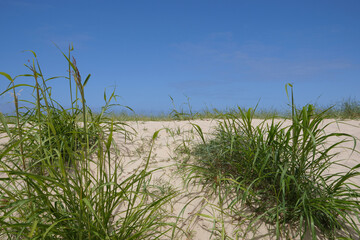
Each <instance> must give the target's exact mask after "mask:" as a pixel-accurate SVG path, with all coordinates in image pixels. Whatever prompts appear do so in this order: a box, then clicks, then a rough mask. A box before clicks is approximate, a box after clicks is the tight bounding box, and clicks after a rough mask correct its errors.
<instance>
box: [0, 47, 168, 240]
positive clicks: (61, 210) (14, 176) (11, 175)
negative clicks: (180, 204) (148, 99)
mask: <svg viewBox="0 0 360 240" xmlns="http://www.w3.org/2000/svg"><path fill="white" fill-rule="evenodd" d="M71 51H72V48H69V54H68V55H65V54H64V53H63V55H64V57H65V59H66V62H67V64H68V69H69V76H68V77H67V79H68V80H69V90H70V94H71V100H70V101H71V106H72V107H71V108H69V109H64V108H63V107H62V106H61V105H60V104H59V103H58V102H57V101H56V100H54V99H53V98H52V97H51V87H49V84H50V81H54V80H55V79H56V78H48V79H45V77H44V74H43V73H42V71H41V68H40V65H39V63H38V61H37V56H36V54H35V53H34V52H33V55H34V60H33V62H32V64H31V65H28V66H27V68H28V69H29V70H30V74H24V75H19V76H17V77H11V76H10V75H8V74H6V73H3V72H1V73H0V74H1V75H2V76H4V77H5V78H6V79H8V81H9V86H8V88H7V89H6V90H5V91H4V92H3V93H2V94H5V93H8V92H12V93H13V96H14V103H15V110H16V111H15V115H14V116H8V117H3V115H2V117H1V118H0V119H1V133H4V134H6V136H7V138H8V141H7V143H6V144H5V145H4V146H2V150H1V153H0V160H1V161H0V165H1V166H0V177H1V178H0V238H5V239H149V238H151V239H157V238H164V237H165V238H166V236H167V234H168V233H169V232H170V230H171V229H172V228H173V225H172V224H171V223H169V220H168V216H167V215H166V214H165V213H164V211H163V210H162V209H163V208H164V206H165V204H166V203H167V202H168V201H169V200H170V199H171V198H172V196H173V194H172V193H169V194H162V195H161V196H160V197H157V198H154V194H152V190H151V189H152V188H154V187H153V186H152V185H151V184H150V180H151V174H152V171H149V170H148V162H149V159H150V154H151V150H150V152H149V157H148V158H147V162H146V164H145V167H144V168H143V169H139V170H138V171H137V172H136V173H134V174H131V175H128V176H123V172H122V168H121V162H120V161H119V159H120V157H121V156H119V155H118V154H117V153H118V152H119V151H118V150H116V145H115V144H114V141H113V135H114V134H115V133H117V134H122V135H123V136H124V138H125V140H126V139H128V138H129V137H131V135H132V134H133V132H130V131H129V130H125V129H129V128H126V126H125V124H123V123H120V122H119V121H114V120H113V119H111V118H109V117H107V115H108V114H107V112H108V110H109V108H110V107H111V106H112V105H113V104H112V101H113V100H114V99H115V98H116V95H115V94H114V93H112V94H111V95H110V96H108V97H107V96H106V95H105V96H104V100H105V104H104V107H103V108H102V111H101V112H100V113H97V114H93V113H92V112H91V110H90V109H89V108H88V107H87V105H86V97H85V95H86V91H85V86H86V83H87V81H88V80H89V78H90V75H88V76H87V78H86V79H85V80H83V79H82V78H81V75H80V72H79V70H78V68H77V66H76V61H75V59H74V58H73V60H70V59H71V55H70V54H71ZM19 78H32V79H33V81H34V82H33V84H32V85H31V84H30V83H29V80H28V81H27V82H26V84H24V83H21V82H18V80H19ZM20 88H30V89H31V90H33V93H34V94H33V95H34V100H33V101H30V102H29V101H28V100H27V101H24V100H23V101H22V100H20V99H19V98H18V96H17V95H16V91H17V89H20ZM23 102H26V103H27V104H25V105H22V103H23ZM29 105H30V106H31V107H28V106H29ZM25 106H27V107H25ZM9 119H10V120H11V122H10V123H9V122H7V120H9ZM156 134H157V133H155V135H154V137H153V139H152V144H153V143H154V141H155V138H156ZM90 166H91V167H90ZM150 199H151V200H150Z"/></svg>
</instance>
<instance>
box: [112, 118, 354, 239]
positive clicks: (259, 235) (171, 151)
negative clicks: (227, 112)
mask: <svg viewBox="0 0 360 240" xmlns="http://www.w3.org/2000/svg"><path fill="white" fill-rule="evenodd" d="M260 122H261V120H254V124H258V123H260ZM330 122H334V120H326V121H324V124H327V123H330ZM191 123H194V124H197V125H199V126H200V127H201V128H202V130H203V132H204V133H205V135H206V137H208V138H209V137H211V134H210V133H211V132H213V130H214V129H215V127H216V125H217V121H216V120H194V121H191V122H190V121H171V122H151V121H149V122H129V123H128V124H129V125H130V126H131V127H133V128H134V129H135V130H136V132H137V134H136V136H135V137H134V139H133V140H132V141H131V142H130V141H128V142H127V143H125V144H124V139H123V138H122V137H121V136H116V137H115V140H116V141H117V144H119V146H122V148H123V152H124V151H125V150H126V151H125V153H126V157H125V158H124V169H125V172H126V173H127V174H131V173H132V172H134V170H135V169H137V168H138V167H139V166H141V164H142V163H143V162H144V159H146V157H147V156H148V153H149V146H150V145H149V143H150V141H151V137H152V135H153V133H154V132H155V131H157V130H160V129H162V130H161V131H160V133H159V136H158V138H157V139H156V142H155V146H154V149H153V152H152V157H151V162H150V163H151V165H150V167H151V168H152V169H154V168H159V167H165V168H164V169H161V170H159V171H157V172H155V173H154V175H153V181H155V182H156V183H157V184H160V185H163V186H164V191H166V189H167V191H169V189H173V190H178V191H180V192H181V193H180V195H179V196H178V197H176V198H175V199H174V200H173V201H172V206H171V208H169V211H170V212H171V213H172V214H174V216H178V215H179V216H181V220H180V221H179V222H178V226H179V227H181V228H182V229H183V230H184V231H185V232H184V233H182V232H180V231H179V232H177V234H176V238H177V239H210V238H213V239H216V238H217V237H216V235H214V231H213V229H214V227H215V228H216V227H217V228H219V227H221V226H220V225H219V224H220V222H221V221H218V222H217V223H216V224H215V226H214V221H213V219H212V218H215V217H216V218H217V219H221V217H222V216H221V215H220V214H219V210H218V208H219V205H218V204H217V202H218V200H217V199H216V197H215V196H211V195H209V193H207V192H206V191H202V190H201V188H200V186H194V185H191V184H190V185H189V186H188V188H185V187H184V180H185V179H184V177H185V174H184V173H183V172H179V171H178V170H179V168H178V164H179V163H180V162H182V161H183V160H184V159H183V158H184V157H186V156H185V155H181V154H179V153H178V152H177V151H176V149H179V148H181V146H183V144H184V143H185V144H186V145H189V146H190V145H191V144H193V143H195V142H196V141H200V138H199V137H198V135H197V134H196V131H195V129H194V128H193V127H192V125H191ZM327 132H328V133H330V132H344V133H348V134H351V135H353V136H355V137H356V138H359V137H360V121H354V120H351V121H350V120H349V121H341V122H340V121H339V122H336V123H334V124H331V125H330V126H329V127H328V128H327ZM333 140H334V141H338V140H339V139H333ZM124 146H125V147H124ZM343 147H344V148H341V149H338V151H341V154H340V155H339V156H338V159H344V163H345V164H347V165H348V166H354V165H355V164H356V163H359V162H360V154H359V153H356V152H352V151H351V148H353V147H354V145H353V142H348V143H346V144H344V145H343ZM356 150H357V151H360V143H359V144H358V145H357V146H356ZM341 170H342V169H340V168H337V169H332V170H331V171H334V172H338V171H341ZM357 182H358V183H359V184H360V179H358V181H357ZM199 214H202V215H201V216H200V215H199ZM205 215H207V216H208V217H205ZM210 216H211V217H210ZM224 221H225V223H226V231H227V232H226V233H227V234H229V235H230V236H231V235H232V236H233V237H234V236H235V232H236V229H237V230H238V231H239V230H240V231H239V232H238V234H239V236H242V234H243V233H242V232H241V231H243V230H245V229H246V226H247V224H246V222H243V223H242V224H241V225H240V226H236V224H239V221H234V220H233V219H230V218H226V217H224ZM234 231H235V232H234ZM271 232H272V231H271V229H270V230H269V229H268V228H267V226H265V225H263V226H261V227H260V228H259V231H258V232H256V233H254V234H255V236H254V235H251V234H250V235H248V236H247V238H248V239H273V237H274V234H272V233H271ZM239 239H242V237H240V238H239Z"/></svg>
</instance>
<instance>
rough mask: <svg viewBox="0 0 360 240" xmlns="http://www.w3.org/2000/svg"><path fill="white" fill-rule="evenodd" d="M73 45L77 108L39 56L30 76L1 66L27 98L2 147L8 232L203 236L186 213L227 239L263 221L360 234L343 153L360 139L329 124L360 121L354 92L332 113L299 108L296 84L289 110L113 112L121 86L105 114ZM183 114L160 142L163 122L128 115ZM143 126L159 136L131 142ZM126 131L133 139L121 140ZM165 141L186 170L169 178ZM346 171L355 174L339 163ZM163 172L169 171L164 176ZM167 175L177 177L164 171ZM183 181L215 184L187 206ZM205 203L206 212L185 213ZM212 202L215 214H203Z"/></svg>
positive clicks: (281, 230)
mask: <svg viewBox="0 0 360 240" xmlns="http://www.w3.org/2000/svg"><path fill="white" fill-rule="evenodd" d="M72 50H73V49H72V48H69V53H68V54H64V53H62V54H63V56H64V58H65V59H66V63H67V69H66V70H67V71H68V76H67V77H66V79H67V81H68V84H69V85H68V86H69V92H70V99H69V102H70V104H69V105H70V107H69V108H64V107H63V106H62V105H60V104H59V102H57V101H56V100H55V99H53V97H52V94H51V87H50V86H51V82H52V81H56V80H57V79H58V77H52V78H45V77H44V76H45V75H44V74H43V73H42V70H41V68H40V65H39V63H38V60H37V56H36V54H35V53H34V52H32V53H33V55H34V60H33V62H32V63H29V65H27V66H26V67H27V68H28V69H29V70H30V73H29V74H23V75H19V76H16V77H11V76H10V75H8V74H6V73H4V72H0V75H1V77H2V78H4V79H7V80H8V81H9V85H8V87H7V89H5V90H4V91H3V92H2V93H0V96H1V95H3V94H7V93H12V95H13V100H14V106H15V112H14V114H13V115H12V116H4V115H3V114H1V113H0V140H2V141H3V140H6V142H5V143H4V144H3V145H2V146H1V151H0V239H178V237H179V236H180V239H184V238H186V239H191V238H192V236H196V230H192V229H191V228H190V225H191V223H190V224H189V225H187V224H188V223H187V222H186V219H188V218H191V217H193V216H194V218H193V219H195V218H207V219H208V220H210V221H211V222H212V223H213V225H212V227H210V226H209V227H208V229H207V230H208V231H209V232H210V233H209V236H210V238H215V239H218V238H220V239H243V238H246V237H249V236H251V234H250V232H251V231H252V230H254V229H255V230H256V227H257V226H259V225H258V223H259V222H260V223H266V224H269V225H270V226H272V227H273V230H274V232H273V237H275V238H277V239H293V238H303V237H304V236H305V235H310V236H311V237H312V238H313V239H316V238H319V237H325V238H327V239H333V238H340V237H343V238H345V239H346V238H348V239H352V238H355V237H358V236H359V235H360V230H359V222H360V219H359V216H360V202H359V201H360V198H359V197H360V187H359V186H358V185H356V184H355V183H354V182H355V181H352V180H353V179H355V178H357V177H360V173H359V168H360V164H358V165H356V166H354V167H351V168H350V167H348V166H345V165H344V164H343V163H342V162H341V161H335V160H334V159H336V157H337V154H338V153H339V152H338V150H339V148H340V149H341V148H342V147H343V146H342V144H343V143H345V142H347V141H351V142H353V143H354V144H356V139H354V138H353V137H352V136H351V135H349V134H344V133H327V132H326V129H327V127H328V126H329V124H328V125H326V124H325V125H324V119H325V118H329V117H335V118H358V117H360V107H359V106H360V103H359V102H357V101H355V100H347V101H344V103H343V104H339V105H337V106H334V107H332V108H330V109H326V110H321V109H315V108H314V107H313V106H312V105H306V106H305V107H302V108H299V109H297V108H296V107H295V104H294V99H293V94H292V92H291V94H290V96H291V101H290V102H291V103H290V106H291V109H290V111H289V113H281V112H278V111H276V110H260V111H256V109H255V110H253V109H248V110H245V109H243V108H237V109H226V110H219V109H206V110H203V111H200V112H195V111H193V109H192V107H191V104H190V101H189V99H187V100H188V101H187V102H186V103H185V104H183V105H181V106H180V107H178V108H176V107H175V104H174V99H173V98H171V101H172V103H173V106H174V109H173V111H171V112H170V113H169V114H159V115H141V114H136V113H134V112H133V111H132V109H131V108H126V109H127V110H125V111H124V112H122V113H119V114H116V113H114V112H111V110H112V106H114V104H113V101H114V100H116V97H117V96H116V95H115V93H114V92H112V93H111V94H110V95H106V94H104V101H105V103H104V106H103V107H102V108H101V111H99V112H96V113H95V112H93V111H92V110H91V109H90V108H89V107H88V106H87V103H86V84H87V82H88V81H89V79H90V75H88V76H87V77H86V78H85V79H83V78H82V76H81V75H80V72H79V70H78V68H77V65H76V61H75V59H74V58H71V57H72V56H71V53H72ZM23 78H26V82H22V81H21V79H23ZM31 82H32V83H31ZM289 86H290V87H291V90H292V86H291V85H288V86H287V87H289ZM21 88H29V89H30V90H32V91H33V100H30V101H29V100H21V99H20V98H19V96H18V95H17V91H18V90H19V89H21ZM255 118H256V119H255ZM195 119H212V120H215V121H214V122H218V126H217V130H216V131H215V132H214V134H213V138H210V139H208V138H207V137H205V136H206V135H205V132H203V129H202V128H201V127H200V126H199V125H201V124H199V125H197V124H195V122H194V121H192V120H195ZM179 120H186V121H184V122H180V124H179V125H176V124H174V125H172V124H168V123H164V125H162V123H155V126H156V127H159V128H162V129H163V130H164V131H163V132H162V133H164V135H166V136H168V137H169V138H170V140H171V143H169V142H166V141H165V142H162V143H160V144H159V145H158V146H154V144H155V140H156V139H158V141H159V142H160V140H161V141H162V140H164V135H162V136H161V137H160V135H159V131H160V130H159V129H156V130H154V131H155V133H154V134H152V131H153V129H154V128H153V127H151V130H148V129H146V131H145V128H146V127H149V125H147V126H145V125H141V124H139V123H138V122H136V123H128V124H126V123H124V121H179ZM200 122H201V121H200ZM203 122H206V123H208V122H210V121H203ZM135 125H136V126H138V127H139V128H141V127H142V128H143V130H144V132H147V133H149V132H150V133H151V134H150V135H147V134H145V135H146V137H144V136H138V137H139V138H140V140H139V142H135V141H134V142H131V141H128V140H129V139H131V138H132V137H135V136H136V135H135V134H136V133H135V129H134V128H133V126H135ZM165 125H168V127H165ZM170 125H171V127H170ZM151 126H153V125H151ZM172 126H174V128H173V127H172ZM149 129H150V128H149ZM207 133H208V132H207V131H206V134H207ZM195 134H198V136H200V141H201V143H199V142H198V141H197V140H195V139H196V138H197V135H195ZM115 135H116V137H120V139H121V141H124V142H123V144H124V146H122V145H121V146H118V145H117V143H115V139H114V138H115ZM168 140H169V139H168ZM3 142H4V141H3ZM180 142H181V144H180V145H176V144H178V143H180ZM138 143H140V144H139V145H136V144H138ZM126 144H134V152H126V153H124V155H126V157H128V158H129V159H131V161H134V162H135V161H137V159H135V158H137V157H138V158H139V162H136V164H134V165H136V167H134V169H131V171H130V170H129V171H126V172H127V173H125V171H124V169H123V167H124V165H123V163H122V161H121V160H122V157H123V156H124V155H122V152H121V151H122V149H126V147H127V146H125V145H126ZM161 144H162V146H161ZM164 145H166V147H169V148H173V149H170V150H171V151H173V152H174V153H175V154H177V156H175V157H174V159H171V160H170V159H168V158H167V157H168V156H167V154H168V153H167V152H165V153H164V154H163V156H161V157H160V158H163V159H162V160H165V161H169V162H170V161H172V160H173V161H174V162H170V163H169V164H171V165H169V166H171V167H175V166H181V167H182V169H181V170H183V172H181V174H182V176H181V177H179V176H177V175H175V174H174V169H172V168H170V167H169V171H167V172H166V174H165V172H156V171H158V170H159V169H162V170H164V169H167V168H168V166H167V163H166V164H164V163H162V164H164V165H161V166H157V165H156V160H154V162H150V161H151V159H152V158H153V156H152V153H153V151H154V149H155V150H158V149H161V148H162V147H164ZM175 145H176V146H175ZM122 147H123V148H122ZM135 153H136V154H135ZM156 153H158V152H156ZM162 153H163V152H162ZM144 155H145V156H146V157H145V158H144ZM185 155H186V156H185ZM158 156H160V155H158ZM184 157H186V158H184ZM144 160H145V161H144ZM137 164H138V165H137ZM131 167H132V166H131ZM155 167H158V169H155V170H150V169H154V168H155ZM336 167H339V168H341V169H346V170H345V171H344V172H336V173H334V172H333V171H330V169H334V168H336ZM153 173H159V174H158V175H154V176H158V177H157V178H156V179H155V180H153V179H152V176H153ZM167 174H169V176H167V177H169V179H165V178H164V179H163V178H162V177H163V176H165V175H167ZM172 174H174V175H172ZM173 177H179V178H183V179H185V180H186V181H187V182H188V183H190V182H192V183H195V184H197V183H202V184H204V185H200V187H201V186H205V187H206V190H207V191H206V193H204V194H203V193H201V192H199V191H198V189H196V192H191V194H189V196H190V195H191V196H194V198H193V199H191V197H189V196H187V197H185V199H187V200H186V201H184V202H182V203H181V204H182V205H181V204H180V203H178V202H181V201H178V200H179V199H176V201H174V202H172V200H174V199H173V197H174V195H178V194H179V195H178V196H185V195H188V193H189V192H187V191H186V189H183V190H184V192H181V190H179V189H180V188H179V186H177V187H176V188H175V187H174V186H173V185H172V182H175V180H179V179H174V178H173ZM176 182H177V181H176ZM209 186H211V187H210V188H208V187H209ZM211 189H212V190H214V191H213V192H209V190H211ZM180 192H181V194H180ZM211 193H214V194H213V195H212V196H210V195H211ZM202 194H203V195H202ZM206 194H207V195H206ZM181 200H183V199H181ZM213 200H214V201H213ZM193 202H199V204H200V205H201V206H200V208H201V209H200V210H199V211H197V212H193V211H191V212H190V211H189V214H190V216H184V215H185V210H187V209H186V208H187V207H189V206H190V205H192V203H193ZM168 204H169V205H168ZM176 204H180V205H181V207H180V212H179V211H177V213H176V214H178V217H174V215H173V213H172V211H173V208H175V205H176ZM176 207H178V205H176ZM205 208H210V209H211V211H212V213H213V215H209V214H207V213H204V212H201V211H202V210H204V209H205ZM169 209H172V210H170V213H168V211H169ZM195 210H196V209H195ZM174 212H176V211H174ZM182 214H183V215H182ZM186 214H187V213H186ZM229 218H231V220H232V222H234V221H238V220H239V221H238V223H239V224H240V225H241V224H242V225H241V226H239V228H238V229H235V231H233V232H231V233H230V231H228V228H227V226H226V224H227V223H228V222H225V219H226V221H227V220H228V219H229ZM233 220H234V221H233ZM191 221H192V220H191ZM194 222H195V220H194ZM179 223H181V224H183V225H181V226H186V229H181V228H180V227H179V226H177V224H179ZM244 225H246V226H244ZM232 230H233V229H232ZM232 230H231V231H232ZM269 234H272V233H269ZM181 236H184V238H181ZM254 237H255V238H259V236H257V235H256V234H255V235H254ZM249 238H250V237H249Z"/></svg>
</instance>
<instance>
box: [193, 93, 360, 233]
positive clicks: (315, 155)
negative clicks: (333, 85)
mask: <svg viewBox="0 0 360 240" xmlns="http://www.w3.org/2000/svg"><path fill="white" fill-rule="evenodd" d="M314 110H315V109H314V108H313V106H312V105H308V106H305V107H303V108H302V109H296V108H295V105H294V102H293V99H292V117H291V119H290V121H291V123H290V125H288V126H286V124H285V120H275V119H274V118H270V119H268V120H264V121H262V122H261V123H260V124H259V125H256V124H254V123H253V118H254V116H255V110H252V109H249V110H248V111H245V110H243V109H241V108H239V111H238V114H239V115H240V118H238V116H237V115H233V114H227V115H226V116H224V120H220V121H219V127H218V130H217V132H216V133H215V137H214V138H213V139H211V140H209V141H205V139H204V138H203V137H202V139H203V143H202V144H199V145H197V146H196V147H195V148H194V150H193V155H194V156H195V163H194V164H193V165H189V169H190V171H189V176H188V180H194V179H198V180H199V181H200V182H202V183H205V184H207V185H211V186H213V187H214V189H215V190H216V192H217V194H220V195H221V194H222V193H224V192H226V193H227V194H224V195H223V196H222V197H221V198H224V199H227V201H228V202H230V204H229V205H227V206H226V208H229V209H230V210H231V209H232V212H233V213H234V212H239V210H237V209H236V208H235V206H238V204H237V203H241V204H242V206H243V207H248V208H250V209H251V212H252V213H255V215H254V216H253V217H252V221H251V223H250V225H252V224H255V223H256V222H258V221H259V220H262V221H265V222H268V223H272V224H273V225H274V228H275V230H276V236H277V238H280V237H282V238H292V237H294V236H293V235H297V236H300V237H304V236H305V235H306V234H310V235H311V236H312V238H313V239H317V238H318V237H319V236H321V235H325V236H326V237H327V238H336V237H339V236H343V237H348V238H349V239H352V238H354V237H356V236H359V234H360V230H359V228H358V225H357V224H358V222H357V221H358V219H357V220H356V217H358V216H360V205H359V204H360V202H359V200H360V198H359V197H360V188H359V186H358V185H356V184H354V183H353V182H351V180H352V179H354V178H355V177H357V176H359V175H360V173H359V168H360V165H356V166H354V167H352V168H350V167H346V166H345V165H343V164H342V162H339V161H334V160H333V158H334V157H335V156H336V155H337V154H338V153H337V152H334V151H335V150H337V147H338V146H340V145H341V144H342V143H344V141H354V144H355V142H356V140H355V139H354V138H353V137H352V136H350V135H348V134H345V133H329V134H326V133H325V131H324V130H325V129H326V127H327V126H328V125H325V126H323V125H322V123H323V120H324V116H326V112H319V113H315V111H314ZM196 128H198V126H197V127H196ZM198 132H199V133H200V135H201V134H202V132H201V131H200V130H198ZM334 138H337V139H338V141H336V142H335V143H332V144H329V143H328V141H329V140H330V139H334ZM344 138H347V139H348V140H343V139H344ZM335 166H341V167H345V168H347V169H348V170H347V171H345V172H340V173H331V172H329V170H330V168H332V167H335ZM230 193H231V194H230ZM229 198H230V199H229ZM235 217H236V216H235ZM249 229H250V226H249Z"/></svg>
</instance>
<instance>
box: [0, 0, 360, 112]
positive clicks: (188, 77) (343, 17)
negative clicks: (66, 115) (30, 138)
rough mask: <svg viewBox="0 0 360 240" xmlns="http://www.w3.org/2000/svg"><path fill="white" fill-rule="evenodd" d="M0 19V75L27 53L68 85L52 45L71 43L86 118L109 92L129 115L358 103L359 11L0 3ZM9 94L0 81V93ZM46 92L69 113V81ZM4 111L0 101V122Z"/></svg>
mask: <svg viewBox="0 0 360 240" xmlns="http://www.w3.org/2000/svg"><path fill="white" fill-rule="evenodd" d="M0 9H2V11H1V15H0V30H1V38H0V43H1V45H0V46H1V57H0V71H2V72H7V73H9V74H11V75H12V76H15V75H18V74H23V73H28V72H27V69H26V68H25V67H24V66H23V64H25V63H26V62H27V60H28V59H31V58H32V56H31V54H30V53H28V52H22V51H23V50H29V49H30V50H33V51H35V52H36V53H37V55H38V59H39V61H40V64H41V66H42V70H43V73H44V75H45V77H52V76H58V75H66V74H67V72H66V69H67V65H66V60H65V59H64V57H63V56H62V55H61V53H60V52H59V50H58V49H57V48H56V47H55V46H54V44H53V43H56V44H57V45H58V46H59V47H60V48H61V49H62V50H63V51H66V49H67V47H68V45H69V44H70V43H73V45H74V47H75V51H74V52H73V54H74V56H75V57H76V59H77V62H78V66H79V70H80V72H81V73H82V75H83V77H86V75H87V74H89V73H90V74H91V75H92V76H91V78H90V81H89V83H88V85H87V89H86V90H85V91H86V95H87V101H88V104H89V105H90V106H91V107H93V108H98V107H100V106H101V105H102V103H103V91H104V89H105V88H106V89H108V91H110V90H111V89H112V88H113V87H116V93H117V94H118V95H120V96H121V98H120V99H119V103H120V104H124V105H128V106H130V107H132V108H133V109H134V110H135V111H136V112H139V113H144V112H145V113H158V112H161V111H164V112H167V111H169V110H171V106H172V105H171V101H170V98H169V95H171V96H172V97H173V98H174V100H175V103H176V104H177V105H179V104H181V103H183V102H185V101H186V96H187V97H189V98H190V102H191V104H192V106H193V108H194V109H195V110H200V109H203V108H206V107H208V108H212V107H216V108H226V107H233V106H236V105H240V106H245V107H252V106H255V105H256V103H257V102H258V101H259V100H260V107H263V108H278V109H280V110H281V109H284V108H285V107H286V104H287V97H286V93H285V90H284V86H285V84H286V83H288V82H290V83H293V85H294V91H295V98H296V102H297V103H298V104H299V105H303V104H306V103H316V104H319V105H329V104H334V103H336V102H338V101H341V100H343V99H348V98H353V99H358V100H359V97H360V96H359V95H360V14H359V12H360V1H358V0H339V1H332V0H326V1H320V0H319V1H318V0H312V1H292V0H287V1H276V0H274V1H269V0H264V1H258V0H252V1H250V0H248V1H240V0H237V1H230V0H224V1H219V0H217V1H213V0H206V1H202V0H181V1H180V0H171V1H165V0H162V1H158V0H147V1H145V0H143V1H137V0H134V1H91V0H88V1H65V0H62V1H51V0H46V1H36V0H31V1H30V0H0ZM24 81H25V80H24ZM26 81H29V80H28V79H27V80H26ZM7 83H8V81H7V80H6V79H5V78H3V77H0V91H3V90H4V89H5V88H6V85H7ZM52 86H53V95H54V96H55V97H56V98H57V99H59V100H60V102H61V103H62V104H64V105H65V106H66V105H68V104H69V102H70V100H69V94H68V84H67V81H66V80H65V79H59V80H56V81H53V82H52ZM21 94H22V97H24V98H27V96H28V95H29V92H27V90H26V89H25V90H24V91H23V92H21ZM10 101H11V99H10V97H9V95H4V96H1V97H0V111H2V112H7V111H9V109H10V104H9V102H10Z"/></svg>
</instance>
